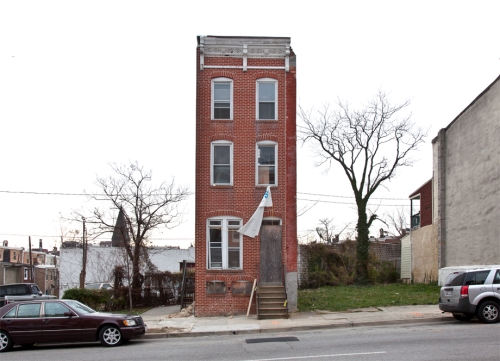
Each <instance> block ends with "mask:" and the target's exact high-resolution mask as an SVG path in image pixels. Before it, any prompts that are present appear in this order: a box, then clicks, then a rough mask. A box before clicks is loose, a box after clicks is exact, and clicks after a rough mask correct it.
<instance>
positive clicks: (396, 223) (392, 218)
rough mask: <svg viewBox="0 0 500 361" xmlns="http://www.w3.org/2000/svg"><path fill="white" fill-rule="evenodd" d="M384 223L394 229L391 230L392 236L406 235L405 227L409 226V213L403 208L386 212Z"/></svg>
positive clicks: (400, 236)
mask: <svg viewBox="0 0 500 361" xmlns="http://www.w3.org/2000/svg"><path fill="white" fill-rule="evenodd" d="M386 217H387V221H385V222H384V223H386V224H387V225H388V226H389V228H390V229H391V230H392V229H394V231H395V232H391V233H392V234H393V235H394V236H396V237H398V238H400V239H401V238H402V237H404V236H405V235H406V233H407V231H406V229H407V228H408V227H409V220H410V214H409V213H408V211H405V210H404V208H402V207H401V208H398V209H397V210H396V211H395V212H392V213H388V214H387V215H386Z"/></svg>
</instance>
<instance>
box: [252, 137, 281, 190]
mask: <svg viewBox="0 0 500 361" xmlns="http://www.w3.org/2000/svg"><path fill="white" fill-rule="evenodd" d="M260 146H274V183H273V184H270V183H259V147H260ZM255 184H256V185H258V186H271V187H274V186H277V185H278V143H276V142H273V141H270V140H265V141H262V142H257V143H256V144H255Z"/></svg>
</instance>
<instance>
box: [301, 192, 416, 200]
mask: <svg viewBox="0 0 500 361" xmlns="http://www.w3.org/2000/svg"><path fill="white" fill-rule="evenodd" d="M297 194H305V195H308V196H319V197H334V198H355V197H354V196H334V195H330V194H317V193H303V192H297ZM370 199H377V200H391V201H407V200H409V198H374V197H370Z"/></svg>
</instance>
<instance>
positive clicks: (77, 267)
mask: <svg viewBox="0 0 500 361" xmlns="http://www.w3.org/2000/svg"><path fill="white" fill-rule="evenodd" d="M194 255H195V251H194V247H190V248H188V249H177V248H174V249H169V248H153V249H151V250H150V259H151V262H152V263H153V264H154V265H155V266H156V267H158V270H159V271H160V272H161V271H170V272H179V271H180V266H179V263H180V262H182V261H183V260H187V261H189V262H194ZM124 260H125V255H124V249H123V248H120V247H94V246H89V248H88V253H87V271H86V278H85V283H94V282H109V281H111V280H112V274H113V269H114V267H115V265H124ZM81 270H82V249H81V248H61V257H60V268H59V275H60V276H59V280H60V290H61V296H62V294H63V293H64V291H65V290H67V289H69V288H74V287H79V286H80V272H81Z"/></svg>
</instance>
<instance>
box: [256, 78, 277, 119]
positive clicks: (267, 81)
mask: <svg viewBox="0 0 500 361" xmlns="http://www.w3.org/2000/svg"><path fill="white" fill-rule="evenodd" d="M261 83H267V84H270V83H273V84H274V119H260V117H259V105H260V102H259V84H261ZM255 96H256V98H255V103H256V106H255V119H257V120H278V81H277V80H276V79H273V78H262V79H257V83H256V90H255Z"/></svg>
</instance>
